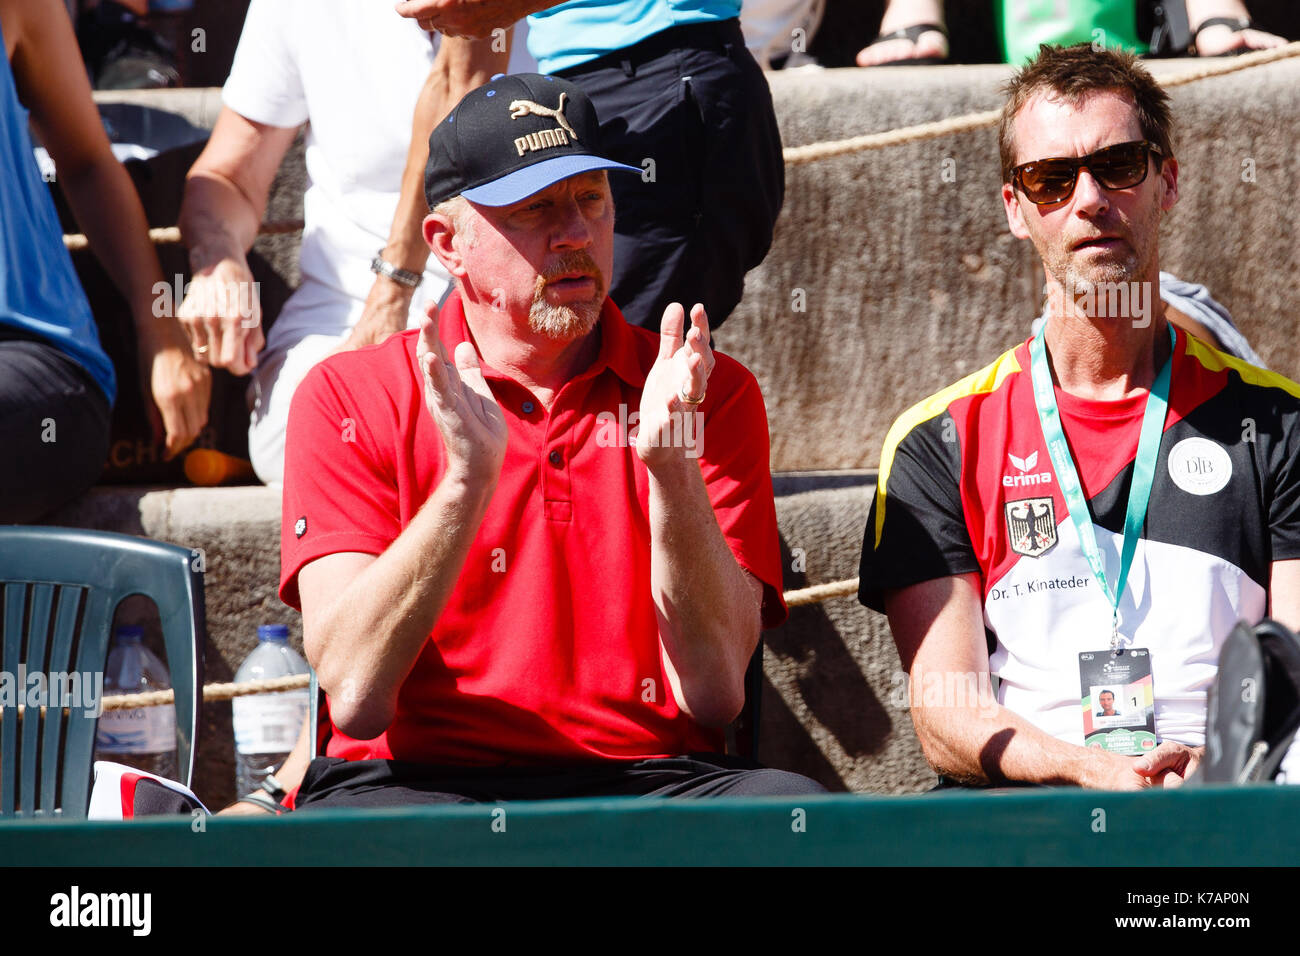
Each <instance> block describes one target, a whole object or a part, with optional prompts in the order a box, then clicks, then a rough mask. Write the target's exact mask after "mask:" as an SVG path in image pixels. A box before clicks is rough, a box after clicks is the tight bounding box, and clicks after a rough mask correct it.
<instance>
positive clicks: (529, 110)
mask: <svg viewBox="0 0 1300 956" xmlns="http://www.w3.org/2000/svg"><path fill="white" fill-rule="evenodd" d="M568 95H569V94H568V93H561V94H560V105H559V106H558V107H557V108H555V109H551V108H550V107H549V106H543V105H542V104H541V103H535V102H533V101H532V100H512V101H511V102H510V118H511V119H522V118H523V117H525V116H549V117H551V118H552V119H554V120H555V122H557V123H559V124H560V125H559V126H557V127H555V129H544V130H542V131H541V132H539V133H529V134H527V135H526V136H520V137H519V138H518V139H516V140H515V149H516V150H518V152H519V155H520V156H522V155H524V153H527V152H530V151H531V150H535V149H551V148H553V147H556V146H568V145H569V140H570V139H572V140H573V141H574V142H575V143H576V142H578V132H577V130H575V129H574V128H573V127H572V126H570V125H569V121H568V120H567V119H565V118H564V99H565V97H567V96H568Z"/></svg>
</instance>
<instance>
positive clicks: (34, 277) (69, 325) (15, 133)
mask: <svg viewBox="0 0 1300 956" xmlns="http://www.w3.org/2000/svg"><path fill="white" fill-rule="evenodd" d="M3 42H4V40H3V36H0V47H2V46H3ZM78 68H79V65H78ZM0 325H3V326H9V327H11V328H18V329H21V330H23V331H25V332H29V333H32V334H34V335H38V336H40V337H41V338H43V339H45V340H46V341H47V342H49V343H50V344H51V345H53V346H54V347H55V348H57V349H58V350H59V351H61V352H63V353H64V354H65V355H67V356H68V357H69V358H71V359H72V360H73V361H75V362H76V363H77V364H79V365H80V366H81V367H82V368H84V369H85V370H86V371H87V372H89V373H90V376H91V378H93V379H94V380H95V384H96V385H98V386H99V387H100V389H101V390H102V391H103V393H104V395H105V396H106V397H107V398H108V401H109V404H110V405H111V404H112V403H113V400H114V399H115V398H116V396H117V380H116V377H115V376H114V374H113V363H112V362H110V361H109V359H108V356H107V355H106V354H105V353H104V350H103V348H101V347H100V344H99V332H98V330H97V329H96V327H95V319H94V317H93V316H92V315H91V313H90V303H89V302H88V301H86V293H85V292H84V291H82V288H81V284H80V283H79V282H78V281H77V273H76V271H75V270H74V269H73V268H72V256H70V255H69V254H68V250H67V249H66V248H65V247H64V245H63V228H62V227H61V226H60V225H59V217H58V215H57V214H56V213H55V211H54V200H53V199H52V198H51V197H50V190H49V187H48V186H46V185H45V181H44V180H43V179H42V178H41V173H40V170H39V169H38V168H37V165H36V157H35V156H34V155H33V153H32V139H31V135H30V134H29V133H28V131H27V110H26V108H25V107H24V106H23V105H22V103H20V102H19V101H18V92H17V90H16V89H15V88H14V75H13V71H12V70H11V69H10V67H9V59H8V57H5V58H3V59H0Z"/></svg>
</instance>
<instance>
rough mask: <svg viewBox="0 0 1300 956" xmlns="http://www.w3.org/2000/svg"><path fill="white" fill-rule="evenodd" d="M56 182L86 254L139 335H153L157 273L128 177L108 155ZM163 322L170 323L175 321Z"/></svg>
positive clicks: (141, 212)
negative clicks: (109, 282)
mask: <svg viewBox="0 0 1300 956" xmlns="http://www.w3.org/2000/svg"><path fill="white" fill-rule="evenodd" d="M60 172H62V171H60ZM60 182H61V184H62V188H63V194H64V196H65V197H67V200H68V205H69V206H70V207H71V208H72V213H73V215H74V216H75V217H76V219H77V223H78V224H79V225H80V226H81V228H82V230H83V231H84V232H85V234H86V238H87V239H88V240H89V242H90V248H91V249H92V251H93V252H94V253H95V255H96V257H97V258H98V259H99V261H100V263H101V264H102V265H103V266H104V271H105V272H107V273H108V275H109V278H111V279H112V280H113V284H114V285H115V286H117V288H118V290H119V291H120V292H121V293H122V297H123V298H124V299H126V300H127V302H128V304H129V305H130V307H131V314H132V316H133V317H134V318H135V321H136V324H137V326H140V332H141V333H144V332H146V330H149V331H157V330H156V329H155V326H156V325H157V323H156V322H155V319H156V318H158V317H156V316H154V315H153V297H154V294H155V293H154V285H155V283H158V282H161V281H162V270H161V269H160V268H159V265H158V256H157V254H156V253H155V252H154V249H153V246H152V244H151V243H150V241H149V235H148V233H149V224H148V221H147V220H146V219H145V215H144V209H143V208H142V207H141V205H140V200H139V199H138V198H137V197H136V194H135V188H134V187H133V186H132V184H131V177H130V176H128V175H127V172H126V170H125V169H123V168H122V164H121V163H119V162H118V161H117V160H116V159H115V158H114V157H113V155H112V154H111V153H107V154H105V156H104V157H103V159H102V160H100V161H99V162H96V163H92V164H90V165H88V166H86V167H84V168H83V169H78V170H76V171H74V172H69V173H68V174H66V175H64V176H62V177H61V179H60ZM163 318H164V319H165V320H166V321H168V322H172V323H174V322H175V319H174V317H169V316H167V317H163Z"/></svg>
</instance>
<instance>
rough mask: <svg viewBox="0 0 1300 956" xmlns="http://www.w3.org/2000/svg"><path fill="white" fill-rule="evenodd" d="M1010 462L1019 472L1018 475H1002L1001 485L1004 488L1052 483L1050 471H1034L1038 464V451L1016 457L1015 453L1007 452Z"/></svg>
mask: <svg viewBox="0 0 1300 956" xmlns="http://www.w3.org/2000/svg"><path fill="white" fill-rule="evenodd" d="M1007 457H1008V458H1010V459H1011V464H1013V465H1015V466H1016V468H1017V469H1018V470H1019V471H1020V472H1021V474H1019V475H1003V476H1002V487H1004V488H1022V487H1024V486H1025V485H1050V484H1051V483H1052V473H1051V472H1050V471H1040V472H1034V468H1035V467H1036V466H1037V465H1038V452H1033V453H1031V454H1030V456H1029V457H1028V458H1017V457H1016V456H1015V455H1012V454H1008V455H1007Z"/></svg>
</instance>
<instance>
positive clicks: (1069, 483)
mask: <svg viewBox="0 0 1300 956" xmlns="http://www.w3.org/2000/svg"><path fill="white" fill-rule="evenodd" d="M1046 334H1047V329H1046V327H1044V329H1043V331H1042V332H1040V333H1039V334H1038V335H1036V336H1034V338H1033V340H1032V341H1031V342H1030V343H1029V357H1030V377H1031V379H1032V381H1033V385H1034V401H1035V403H1036V404H1037V405H1038V421H1039V422H1040V423H1041V424H1042V426H1043V438H1044V439H1045V440H1046V441H1047V453H1048V455H1049V456H1050V457H1051V459H1052V466H1053V467H1054V468H1055V469H1056V477H1057V480H1058V481H1060V483H1061V493H1062V495H1064V496H1065V506H1066V508H1067V509H1068V510H1069V512H1070V520H1071V521H1072V522H1073V523H1074V530H1075V533H1076V534H1077V535H1078V538H1079V547H1081V548H1082V549H1083V556H1084V557H1085V558H1087V559H1088V565H1089V567H1091V568H1092V574H1093V577H1095V578H1096V579H1097V582H1098V583H1099V584H1100V585H1101V589H1102V591H1103V592H1104V593H1105V595H1106V599H1107V600H1108V601H1110V605H1111V630H1110V649H1111V652H1112V653H1114V652H1115V651H1117V650H1118V647H1119V601H1120V597H1121V596H1122V595H1123V593H1124V587H1125V586H1126V585H1127V584H1128V572H1129V567H1130V565H1132V563H1133V552H1134V551H1135V550H1136V549H1137V542H1138V537H1139V536H1140V535H1141V534H1142V526H1143V524H1145V522H1146V515H1147V504H1148V502H1149V501H1150V500H1151V484H1152V481H1153V479H1154V478H1155V472H1156V459H1157V458H1158V457H1159V454H1160V436H1161V434H1162V433H1163V432H1164V427H1165V410H1166V409H1167V408H1168V407H1169V374H1170V369H1171V368H1172V367H1173V364H1174V343H1175V339H1174V327H1173V325H1170V326H1169V360H1168V361H1167V362H1165V364H1164V366H1163V367H1162V368H1161V369H1160V372H1159V373H1158V374H1157V375H1156V380H1155V383H1154V384H1153V385H1152V386H1151V392H1150V394H1149V395H1148V396H1147V405H1146V411H1144V412H1143V413H1142V434H1141V437H1140V438H1139V439H1138V448H1137V455H1136V457H1135V458H1134V459H1133V484H1132V485H1131V486H1130V488H1129V493H1128V510H1127V512H1126V514H1125V516H1124V541H1123V546H1122V547H1121V549H1120V563H1119V578H1118V580H1117V581H1116V585H1115V587H1114V588H1112V587H1111V586H1110V584H1109V583H1108V582H1107V580H1106V568H1105V566H1104V565H1103V564H1102V560H1101V550H1100V549H1099V548H1098V547H1097V535H1096V532H1095V531H1094V530H1093V526H1092V518H1091V516H1090V515H1089V514H1088V502H1087V501H1086V500H1085V499H1084V497H1083V487H1082V486H1081V485H1080V484H1079V473H1078V472H1077V471H1076V470H1075V467H1074V459H1073V458H1072V457H1071V456H1070V446H1069V445H1068V444H1066V441H1065V432H1064V431H1062V429H1061V416H1060V413H1059V412H1058V410H1057V407H1056V391H1055V389H1054V388H1053V387H1052V373H1051V371H1050V370H1049V369H1048V367H1047V348H1046V346H1045V345H1044V344H1043V339H1044V338H1045V337H1046Z"/></svg>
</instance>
